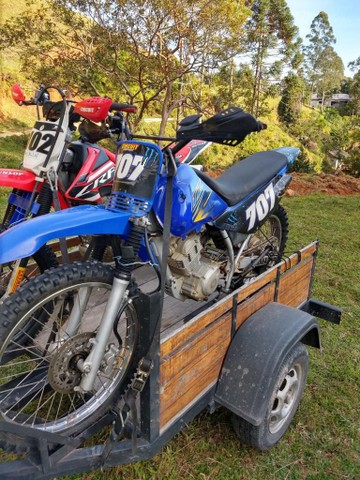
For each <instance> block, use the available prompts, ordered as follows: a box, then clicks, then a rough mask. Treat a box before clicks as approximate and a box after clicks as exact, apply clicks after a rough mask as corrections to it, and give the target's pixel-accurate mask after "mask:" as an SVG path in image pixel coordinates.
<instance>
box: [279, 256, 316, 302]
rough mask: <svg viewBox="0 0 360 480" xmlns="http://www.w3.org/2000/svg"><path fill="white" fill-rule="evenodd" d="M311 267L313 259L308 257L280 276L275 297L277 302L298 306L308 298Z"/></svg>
mask: <svg viewBox="0 0 360 480" xmlns="http://www.w3.org/2000/svg"><path fill="white" fill-rule="evenodd" d="M312 267H313V259H312V257H309V258H308V259H307V260H305V262H303V263H301V264H299V265H298V266H296V267H294V268H293V269H291V270H290V271H289V272H288V273H285V274H284V275H283V276H282V277H281V278H280V282H279V288H278V298H277V301H278V302H279V303H282V304H284V305H288V306H290V307H298V306H299V305H300V304H301V303H302V302H304V301H305V300H307V299H308V295H309V289H310V283H311V271H312Z"/></svg>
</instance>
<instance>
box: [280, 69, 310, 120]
mask: <svg viewBox="0 0 360 480" xmlns="http://www.w3.org/2000/svg"><path fill="white" fill-rule="evenodd" d="M303 91H304V81H303V80H302V79H301V78H300V77H299V76H298V75H295V74H294V73H289V75H288V76H287V77H285V79H284V89H283V93H282V97H281V100H280V102H279V106H278V115H279V118H280V120H281V121H282V122H284V123H286V124H287V125H291V124H293V123H295V122H296V121H297V120H298V119H299V118H300V112H301V103H302V97H303Z"/></svg>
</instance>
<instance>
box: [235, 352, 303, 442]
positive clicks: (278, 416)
mask: <svg viewBox="0 0 360 480" xmlns="http://www.w3.org/2000/svg"><path fill="white" fill-rule="evenodd" d="M308 369H309V356H308V351H307V349H306V347H305V345H304V344H302V343H297V344H296V345H295V346H294V347H293V348H292V350H291V351H290V352H289V353H288V354H287V356H286V357H285V359H284V361H283V362H282V364H281V366H280V368H279V370H278V373H277V375H276V379H275V381H274V383H273V388H272V391H271V395H270V398H269V403H268V408H267V410H266V414H265V417H264V419H263V420H262V422H261V423H260V425H258V426H255V425H252V424H251V423H249V422H248V421H246V420H244V419H243V418H241V417H239V416H237V415H233V418H232V422H233V427H234V429H235V432H236V434H237V435H238V437H239V438H240V439H241V440H242V441H243V442H244V443H246V444H248V445H250V446H253V447H256V448H258V449H260V450H263V451H264V450H268V449H269V448H271V447H272V446H273V445H275V444H276V443H277V442H278V441H279V440H280V439H281V437H282V436H283V435H284V433H285V432H286V430H287V429H288V427H289V425H290V422H291V420H292V418H293V416H294V415H295V413H296V410H297V408H298V406H299V403H300V399H301V396H302V394H303V391H304V388H305V383H306V377H307V373H308Z"/></svg>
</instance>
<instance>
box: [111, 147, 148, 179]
mask: <svg viewBox="0 0 360 480" xmlns="http://www.w3.org/2000/svg"><path fill="white" fill-rule="evenodd" d="M142 160H143V156H142V155H133V154H132V153H124V154H123V155H122V156H121V157H120V159H119V160H118V167H117V172H116V177H117V178H118V179H120V180H127V181H129V182H135V180H137V179H138V178H139V176H140V175H141V173H142V172H143V170H144V168H145V165H144V163H143V162H142Z"/></svg>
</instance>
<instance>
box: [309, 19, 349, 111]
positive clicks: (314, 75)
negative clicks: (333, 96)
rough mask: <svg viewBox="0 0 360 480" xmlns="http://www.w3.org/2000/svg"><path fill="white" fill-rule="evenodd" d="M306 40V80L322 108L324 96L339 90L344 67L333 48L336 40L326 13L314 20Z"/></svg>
mask: <svg viewBox="0 0 360 480" xmlns="http://www.w3.org/2000/svg"><path fill="white" fill-rule="evenodd" d="M306 38H307V39H308V40H309V45H307V46H306V47H305V48H304V52H305V64H306V72H307V79H308V81H309V83H310V85H311V92H312V93H314V92H315V91H316V92H317V93H318V94H320V95H321V96H322V108H324V103H325V97H326V94H327V93H329V92H331V91H333V90H335V89H337V88H340V85H341V81H342V79H343V77H344V65H343V63H342V60H341V58H340V57H339V55H338V54H337V53H336V52H335V50H334V48H333V44H335V43H336V38H335V36H334V32H333V29H332V27H331V25H330V22H329V17H328V15H327V13H326V12H320V13H319V14H318V15H317V16H316V17H315V18H314V20H313V21H312V23H311V26H310V33H309V34H308V35H307V36H306Z"/></svg>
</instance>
